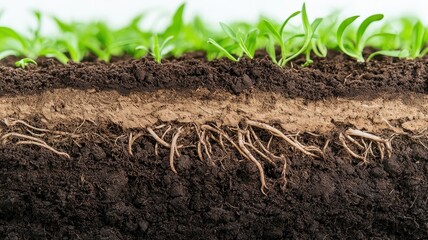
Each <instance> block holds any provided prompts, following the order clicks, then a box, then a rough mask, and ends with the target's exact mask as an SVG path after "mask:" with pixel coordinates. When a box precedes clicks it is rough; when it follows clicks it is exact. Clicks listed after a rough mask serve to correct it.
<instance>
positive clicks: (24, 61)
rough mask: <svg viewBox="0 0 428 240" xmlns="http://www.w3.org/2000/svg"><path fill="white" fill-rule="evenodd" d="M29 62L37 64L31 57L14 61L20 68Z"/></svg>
mask: <svg viewBox="0 0 428 240" xmlns="http://www.w3.org/2000/svg"><path fill="white" fill-rule="evenodd" d="M29 64H34V65H37V62H36V61H34V60H33V59H31V58H23V59H21V60H19V61H17V62H15V66H16V67H20V68H22V69H25V68H26V67H27V65H29Z"/></svg>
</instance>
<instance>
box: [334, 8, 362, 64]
mask: <svg viewBox="0 0 428 240" xmlns="http://www.w3.org/2000/svg"><path fill="white" fill-rule="evenodd" d="M359 17H360V16H352V17H349V18H347V19H345V20H343V22H342V23H340V25H339V28H338V29H337V33H336V38H337V45H338V46H339V48H340V50H342V51H343V52H344V53H345V54H347V55H349V56H354V54H353V53H351V52H349V51H348V50H347V49H346V48H345V46H344V39H343V38H344V36H343V35H344V33H345V30H346V29H347V28H348V26H349V25H351V24H352V23H353V22H354V21H355V20H356V19H357V18H359Z"/></svg>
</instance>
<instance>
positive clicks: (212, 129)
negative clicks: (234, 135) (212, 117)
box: [201, 125, 245, 157]
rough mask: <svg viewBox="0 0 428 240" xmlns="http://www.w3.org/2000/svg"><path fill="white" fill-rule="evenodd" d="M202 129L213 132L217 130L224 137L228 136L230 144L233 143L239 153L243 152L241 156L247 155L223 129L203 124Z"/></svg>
mask: <svg viewBox="0 0 428 240" xmlns="http://www.w3.org/2000/svg"><path fill="white" fill-rule="evenodd" d="M201 129H202V130H207V131H212V132H215V133H217V134H219V135H221V136H223V137H224V138H226V140H227V141H228V142H229V143H230V144H232V146H233V147H234V148H235V149H236V150H237V151H238V152H239V154H241V156H243V157H245V153H244V152H242V150H241V148H240V147H239V146H238V145H236V143H235V142H234V141H232V139H230V137H229V136H228V135H227V134H226V133H225V132H223V131H222V130H221V129H217V128H214V127H212V126H210V125H202V126H201Z"/></svg>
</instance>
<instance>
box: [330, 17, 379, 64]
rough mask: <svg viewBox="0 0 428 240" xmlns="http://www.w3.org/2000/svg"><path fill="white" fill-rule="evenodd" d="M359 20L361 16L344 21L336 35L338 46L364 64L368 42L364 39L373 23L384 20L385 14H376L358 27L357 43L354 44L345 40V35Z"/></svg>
mask: <svg viewBox="0 0 428 240" xmlns="http://www.w3.org/2000/svg"><path fill="white" fill-rule="evenodd" d="M357 18H359V16H352V17H349V18H347V19H345V20H343V22H342V23H341V24H340V25H339V28H338V30H337V35H336V36H337V45H338V46H339V48H340V50H342V51H343V53H345V54H346V55H348V56H350V57H353V58H355V59H357V60H358V61H359V62H364V57H363V50H364V47H365V43H366V40H367V39H365V38H364V33H365V32H366V30H367V28H368V27H369V26H370V25H371V24H372V23H374V22H376V21H380V20H382V19H383V14H374V15H371V16H369V17H368V18H366V19H365V20H364V21H363V22H362V23H361V25H360V26H359V27H358V30H357V34H356V38H355V43H353V42H351V41H350V40H349V39H346V38H345V36H344V33H345V31H346V29H347V28H348V27H349V25H351V24H352V23H353V22H354V21H355V20H356V19H357Z"/></svg>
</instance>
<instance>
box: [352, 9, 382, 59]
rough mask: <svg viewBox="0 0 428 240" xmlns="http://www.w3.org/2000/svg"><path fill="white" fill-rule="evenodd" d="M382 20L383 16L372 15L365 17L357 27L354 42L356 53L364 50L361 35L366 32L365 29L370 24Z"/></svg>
mask: <svg viewBox="0 0 428 240" xmlns="http://www.w3.org/2000/svg"><path fill="white" fill-rule="evenodd" d="M382 19H383V14H374V15H371V16H369V17H367V18H366V19H365V20H364V21H363V22H362V23H361V25H360V26H359V27H358V30H357V37H356V40H355V45H356V50H357V51H358V53H362V51H363V49H364V44H365V41H364V40H363V35H364V33H365V32H366V30H367V28H368V27H369V26H370V24H372V23H374V22H376V21H380V20H382Z"/></svg>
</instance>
